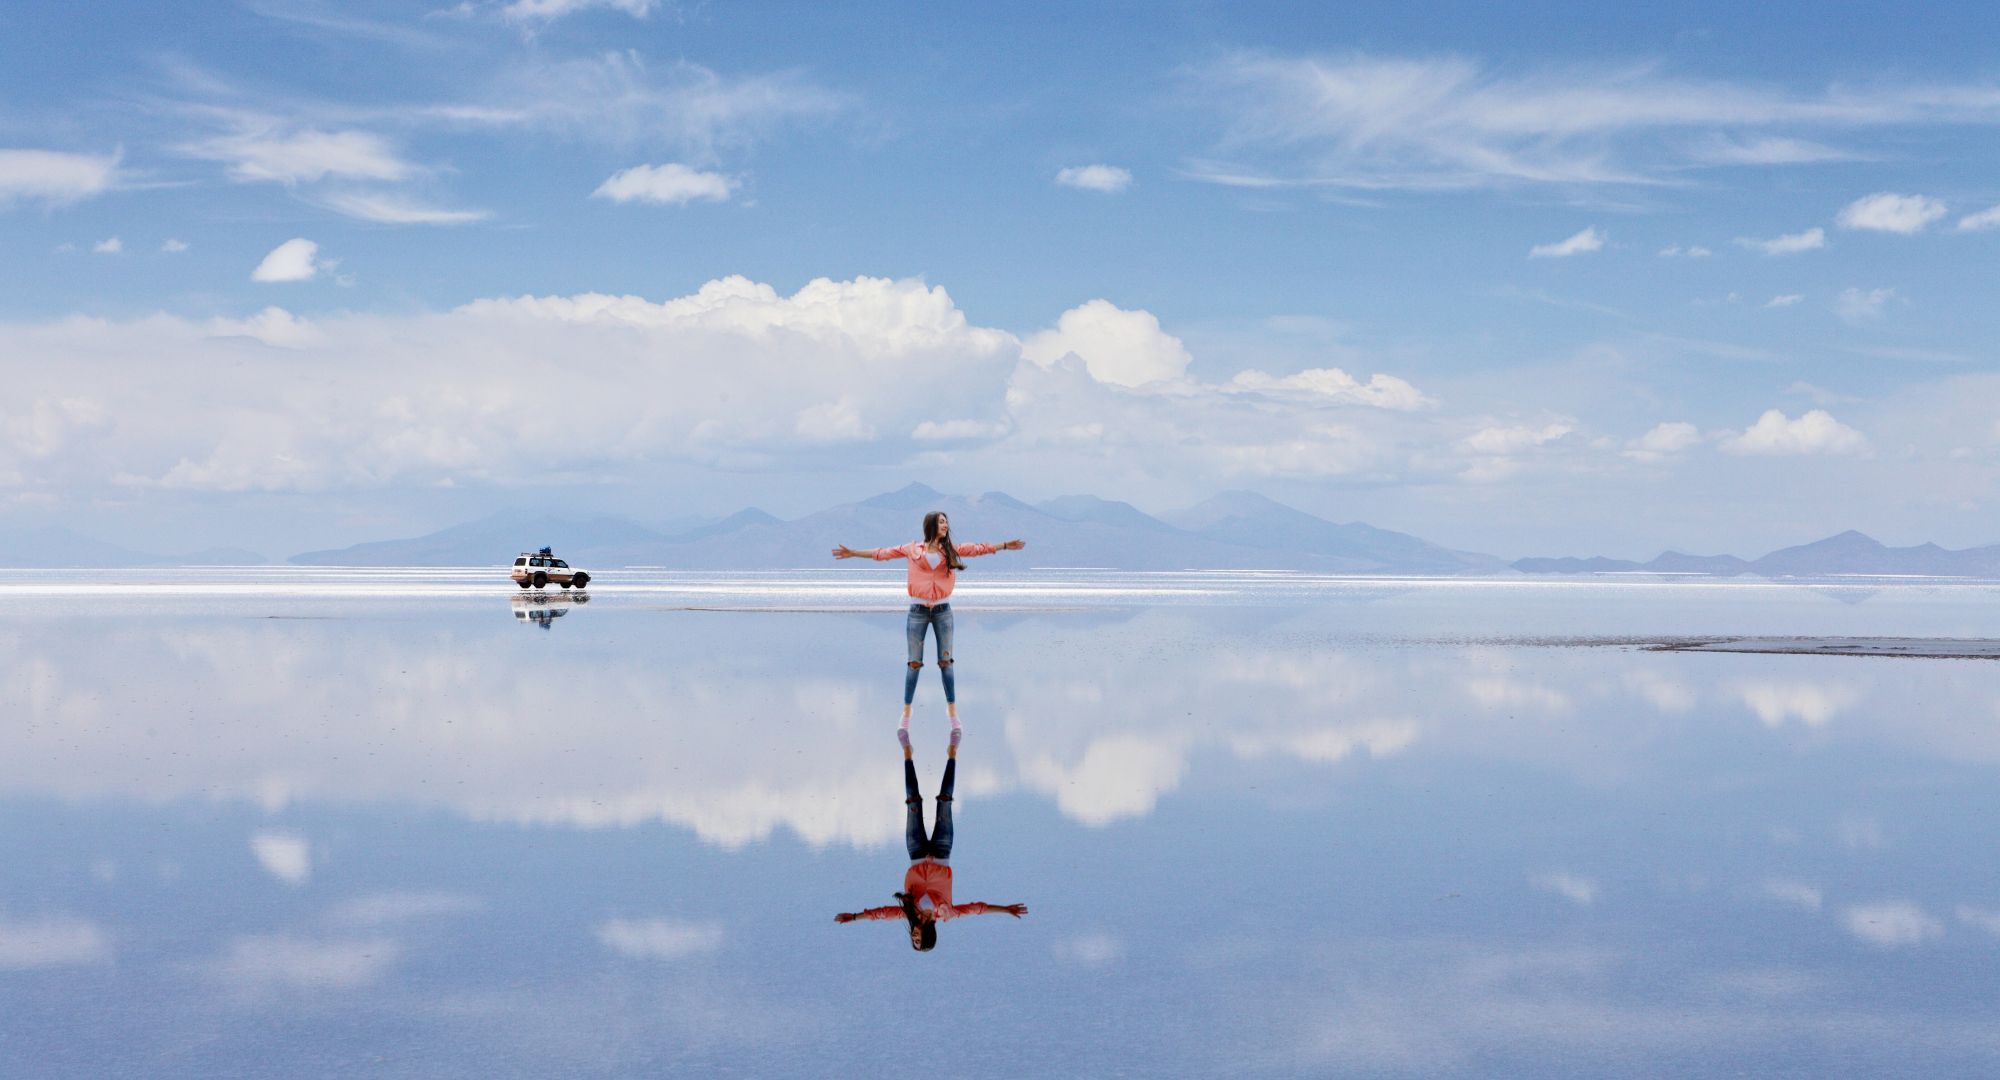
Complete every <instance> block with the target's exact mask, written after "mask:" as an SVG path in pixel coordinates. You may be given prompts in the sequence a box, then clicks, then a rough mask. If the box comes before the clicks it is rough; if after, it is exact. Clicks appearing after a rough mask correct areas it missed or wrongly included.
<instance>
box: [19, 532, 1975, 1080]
mask: <svg viewBox="0 0 2000 1080" xmlns="http://www.w3.org/2000/svg"><path fill="white" fill-rule="evenodd" d="M368 573H369V576H368V578H367V579H366V580H357V579H356V577H355V574H356V572H354V571H292V570H285V571H274V570H241V571H230V570H220V571H202V572H187V571H177V572H156V573H134V572H130V571H125V572H119V573H115V574H112V573H103V574H90V573H85V572H77V571H64V572H62V573H60V574H49V573H41V574H37V573H14V574H11V575H7V576H5V577H4V578H0V706H4V707H5V709H6V712H7V715H8V717H9V718H10V722H9V724H8V725H7V728H6V735H5V736H4V739H0V814H4V820H5V821H6V828H5V829H4V831H0V866H4V867H5V871H4V874H0V1076H8V1077H12V1076H64V1077H67V1076H78V1077H84V1076H89V1077H98V1076H112V1075H132V1076H201V1077H212V1076H231V1075H258V1076H262V1075H286V1076H319V1075H341V1076H348V1075H356V1074H365V1075H382V1076H466V1077H489V1076H635V1075H657V1074H660V1073H671V1072H676V1071H679V1072H687V1073H691V1074H693V1073H722V1074H730V1075H749V1076H786V1075H795V1076H827V1075H848V1076H880V1075H894V1074H900V1073H906V1072H921V1071H933V1072H935V1071H949V1072H951V1073H954V1074H957V1075H966V1076H1020V1075H1140V1076H1155V1075H1215V1074H1230V1075H1235V1074H1240V1073H1256V1074H1267V1075H1314V1076H1317V1075H1329V1074H1343V1073H1345V1074H1353V1075H1370V1076H1373V1075H1383V1074H1394V1073H1411V1074H1419V1073H1420V1074H1425V1075H1466V1076H1548V1075H1641V1074H1649V1075H1686V1076H1709V1075H1742V1074H1754V1075H1760V1076H1784V1075H1790V1076H1840V1075H1852V1076H1875V1075H1884V1074H1891V1073H1894V1074H1902V1075H1924V1076H1939V1075H1992V1074H1993V1073H1995V1071H1996V1070H2000V1024H1996V1023H1995V1019H1996V1018H1995V1017H1994V1015H1993V1004H1992V1003H1993V1002H1994V1001H1995V1000H1996V999H2000V975H1996V973H1995V972H1996V966H1995V964H1994V960H1995V959H1996V957H2000V872H1997V871H1996V859H1995V854H1994V843H1993V832H1994V830H1993V822H1994V821H1995V818H1996V811H2000V795H1996V791H2000V787H1996V785H1995V782H1994V781H1995V780H1996V779H2000V664H1993V663H1987V662H1976V661H1931V660H1911V659H1878V658H1861V657H1812V656H1743V655H1700V654H1674V653H1654V652H1646V651H1643V650H1640V649H1637V648H1632V647H1622V646H1595V647H1576V646H1561V645H1551V644H1548V643H1547V642H1549V641H1550V640H1551V639H1563V638H1568V637H1572V636H1638V637H1643V636H1646V635H1673V634H1727V633H1759V634H1766V633H1768V634H1854V635H1871V634H1873V635H1917V636H1924V635H1933V636H1942V637H1970V636H1983V635H1990V634H1992V633H1993V632H1994V629H1995V622H1996V620H1995V618H1994V616H1993V612H1994V611H1995V610H1996V601H2000V590H1995V589H1993V588H1991V587H1982V586H1895V587H1887V588H1878V587H1874V586H1864V585H1849V584H1829V585H1820V586H1775V585H1755V584H1742V583H1738V584H1711V583H1689V582H1676V583H1670V584H1644V583H1624V584H1615V585H1602V584H1577V583H1555V584H1550V583H1533V582H1436V581H1421V580H1414V581H1379V580H1368V581H1352V580H1340V579H1325V578H1312V577H1306V576H1299V575H1249V574H1169V575H1118V574H1107V573H1062V572H1044V573H1038V574H1033V575H1028V576H1025V577H1019V578H1012V579H1005V580H1000V579H994V578H991V577H986V578H980V579H978V580H976V581H969V582H968V584H967V585H965V586H963V587H962V588H961V590H960V595H959V596H958V597H957V598H955V603H954V607H955V608H956V609H957V612H958V616H957V652H958V655H959V661H960V664H959V668H958V687H959V697H960V702H961V710H962V713H963V715H964V717H965V720H966V724H967V731H968V735H967V739H966V742H965V745H964V747H963V749H962V750H961V752H960V756H959V764H958V769H957V777H956V779H957V784H956V796H957V797H956V800H955V802H954V806H955V819H956V820H955V826H956V827H955V845H954V848H953V851H952V854H951V858H950V865H951V867H952V868H953V874H954V879H955V892H956V897H955V899H956V902H958V903H965V902H967V901H972V900H983V901H990V902H993V903H996V904H999V903H1007V902H1016V901H1018V902H1023V903H1025V904H1026V905H1027V906H1028V908H1029V912H1028V914H1027V915H1026V916H1025V917H1023V918H1022V919H1020V920H1018V921H1016V920H1015V919H1012V918H1009V917H1007V916H1006V915H1004V914H994V915H990V916H987V917H981V918H967V919H959V920H953V921H950V922H947V923H945V924H943V925H941V926H940V927H939V929H938V944H937V947H936V949H935V950H933V951H930V952H927V953H918V952H914V951H912V949H911V948H910V942H909V937H908V934H907V933H906V931H905V928H904V924H903V922H902V920H901V919H900V918H896V919H892V920H883V921H857V922H855V923H851V924H848V925H836V924H835V922H834V919H833V916H834V915H835V914H837V913H841V912H855V911H861V910H863V909H867V908H876V907H882V906H886V905H893V904H895V903H897V901H896V900H895V899H894V898H893V895H892V894H894V893H895V892H897V891H898V890H899V889H901V888H903V884H904V881H905V872H906V871H907V870H908V869H909V866H910V861H909V858H908V857H907V854H906V852H905V848H904V823H905V822H904V817H905V808H904V805H903V796H904V791H903V773H902V759H901V752H900V750H899V749H898V748H897V746H896V743H895V739H894V724H895V716H896V712H897V708H898V705H899V703H900V693H899V692H900V690H901V686H902V658H901V652H902V649H903V627H902V617H901V612H900V606H899V604H898V593H899V588H900V581H899V579H897V578H894V577H891V576H886V575H883V574H881V573H880V572H872V571H862V572H852V573H850V572H845V571H830V572H823V573H819V572H785V573H778V574H770V575H743V576H737V577H731V578H717V577H713V576H707V577H703V576H695V575H676V574H670V573H665V572H652V573H632V572H628V573H626V574H623V575H607V576H606V579H605V580H602V581H600V582H598V583H596V587H594V588H593V589H592V590H591V593H590V594H589V595H588V596H587V598H586V597H585V596H581V595H575V594H560V593H556V594H555V595H549V596H544V597H539V598H537V597H535V596H534V595H532V594H522V593H519V592H516V591H515V590H514V589H512V588H511V587H510V586H508V585H506V583H505V582H504V581H498V580H496V576H495V574H494V573H493V572H491V571H470V570H468V571H462V572H461V571H447V572H439V571H409V572H398V573H394V574H389V575H375V574H373V572H368ZM614 579H615V580H614ZM551 592H554V591H553V590H551ZM925 675H926V676H927V678H926V680H925V681H924V682H923V683H922V684H921V687H920V689H919V692H918V701H917V719H916V721H915V724H914V726H913V733H914V740H915V747H916V765H917V769H918V773H919V776H920V778H921V783H922V785H923V793H924V794H925V795H926V796H929V795H930V794H933V793H934V792H935V790H936V783H937V778H938V774H939V772H940V770H941V769H942V767H943V764H944V751H945V735H946V730H947V729H946V727H945V723H944V718H943V709H942V701H941V700H940V695H939V690H938V683H937V680H936V674H935V669H934V668H932V669H927V670H926V671H925Z"/></svg>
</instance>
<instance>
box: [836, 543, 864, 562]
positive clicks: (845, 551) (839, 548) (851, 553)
mask: <svg viewBox="0 0 2000 1080" xmlns="http://www.w3.org/2000/svg"><path fill="white" fill-rule="evenodd" d="M860 554H861V553H860V552H858V551H856V550H854V549H853V548H851V547H848V546H847V545H846V544H835V545H834V546H833V557H834V558H836V559H852V558H856V557H858V556H860Z"/></svg>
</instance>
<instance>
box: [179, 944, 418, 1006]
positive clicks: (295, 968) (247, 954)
mask: <svg viewBox="0 0 2000 1080" xmlns="http://www.w3.org/2000/svg"><path fill="white" fill-rule="evenodd" d="M401 951H402V950H401V948H400V947H399V946H398V945H397V944H396V943H395V942H393V941H390V940H388V939H386V938H331V939H315V938H306V937H295V936H293V935H290V934H252V935H246V936H243V937H239V938H236V939H235V940H234V941H231V942H230V943H229V947H228V948H227V949H226V950H224V952H223V954H222V956H221V957H219V958H218V959H217V960H216V961H215V962H214V964H213V968H212V969H213V971H214V972H215V974H216V975H217V976H218V977H219V978H221V979H222V980H223V981H225V982H227V983H230V984H231V985H233V986H235V987H236V988H237V989H238V990H241V991H244V992H248V993H270V992H273V991H295V992H304V991H327V990H352V989H357V988H360V987H364V986H368V985H369V984H371V983H374V982H375V981H376V980H378V979H380V978H381V977H382V975H383V974H384V973H386V972H387V971H388V969H389V968H390V966H391V965H393V964H394V963H395V962H396V959H397V957H398V956H399V955H400V954H401Z"/></svg>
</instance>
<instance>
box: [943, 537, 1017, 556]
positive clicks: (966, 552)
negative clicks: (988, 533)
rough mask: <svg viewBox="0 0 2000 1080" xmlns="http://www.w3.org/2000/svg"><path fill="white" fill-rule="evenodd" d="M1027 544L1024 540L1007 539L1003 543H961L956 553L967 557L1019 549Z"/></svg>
mask: <svg viewBox="0 0 2000 1080" xmlns="http://www.w3.org/2000/svg"><path fill="white" fill-rule="evenodd" d="M1027 546H1028V542H1027V541H1026V540H1009V541H1007V542H1006V543H1004V544H962V545H960V546H959V548H958V553H959V555H961V556H963V557H965V558H968V559H969V558H972V557H973V556H975V555H991V554H993V553H994V552H996V551H1019V550H1021V549H1022V548H1024V547H1027Z"/></svg>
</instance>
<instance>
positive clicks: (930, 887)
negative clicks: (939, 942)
mask: <svg viewBox="0 0 2000 1080" xmlns="http://www.w3.org/2000/svg"><path fill="white" fill-rule="evenodd" d="M903 891H904V892H906V893H909V894H910V899H911V901H913V902H914V903H915V904H916V905H917V906H918V907H929V908H930V909H931V910H933V911H935V912H937V921H939V922H949V921H951V920H953V919H956V918H958V917H959V916H960V915H990V914H992V913H994V912H996V911H998V912H1002V913H1003V914H1004V912H1005V909H1004V908H1000V907H996V906H994V905H992V904H987V903H981V902H980V901H977V900H975V901H973V902H972V903H970V904H954V903H952V902H951V865H950V864H948V863H941V862H939V861H937V860H936V859H919V860H917V861H916V862H913V863H911V864H910V871H909V873H907V874H904V875H903ZM926 900H929V901H930V903H929V904H928V905H927V904H925V903H924V901H926ZM902 917H903V906H902V905H901V904H891V905H890V906H888V907H874V908H869V909H868V910H866V911H861V912H856V913H855V918H858V919H900V918H902Z"/></svg>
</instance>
